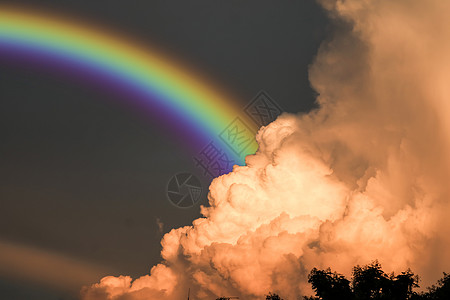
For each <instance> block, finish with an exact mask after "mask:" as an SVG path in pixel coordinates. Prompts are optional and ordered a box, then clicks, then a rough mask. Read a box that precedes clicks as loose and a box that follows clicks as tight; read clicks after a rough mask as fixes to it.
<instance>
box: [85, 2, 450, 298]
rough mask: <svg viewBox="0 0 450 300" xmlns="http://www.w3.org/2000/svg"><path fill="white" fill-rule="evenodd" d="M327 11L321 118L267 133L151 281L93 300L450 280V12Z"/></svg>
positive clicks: (354, 5) (318, 80) (286, 123)
mask: <svg viewBox="0 0 450 300" xmlns="http://www.w3.org/2000/svg"><path fill="white" fill-rule="evenodd" d="M321 2H322V4H323V6H324V7H325V8H326V9H327V10H328V11H329V13H330V16H331V17H332V18H334V19H335V20H336V32H335V33H334V35H333V36H332V37H330V39H328V40H326V41H325V42H324V43H323V44H322V46H321V47H320V49H319V53H318V55H317V58H316V59H315V61H314V62H313V64H312V65H311V68H310V81H311V84H312V86H313V88H314V89H315V90H316V91H317V92H318V93H319V96H318V98H317V101H318V103H319V104H320V108H319V109H318V110H315V111H312V112H310V113H309V114H305V115H298V116H294V115H288V114H286V115H283V116H281V117H280V118H279V119H278V120H276V121H275V122H273V123H272V124H270V125H269V126H267V127H265V128H262V129H261V130H260V132H259V133H258V136H257V140H258V143H259V145H260V148H259V150H258V152H257V153H256V155H254V156H250V157H248V158H247V166H245V167H237V168H235V169H234V171H233V172H232V173H230V174H228V175H224V176H222V177H219V178H217V179H215V180H214V181H213V183H212V185H211V187H210V194H209V200H210V204H211V206H210V207H208V208H203V209H202V213H203V215H204V217H203V218H200V219H197V220H195V221H194V222H193V225H192V226H186V227H183V228H178V229H174V230H172V231H171V232H169V233H168V234H166V235H165V236H164V239H163V241H162V245H163V250H162V257H163V262H162V264H160V265H158V266H156V267H154V268H153V269H152V272H151V274H150V276H146V277H142V278H140V279H137V280H136V281H134V282H132V281H131V278H129V277H121V278H106V279H104V280H102V281H101V282H100V283H98V284H96V285H93V286H92V287H90V288H87V289H85V291H84V293H85V295H86V299H144V298H145V297H149V298H151V299H153V298H154V299H156V298H158V297H160V298H161V297H162V298H164V299H180V297H184V295H185V293H186V291H187V289H188V287H190V288H191V294H192V295H193V298H195V299H209V298H214V297H215V296H221V295H237V296H241V297H245V298H246V299H261V296H262V295H264V294H265V293H267V292H268V291H272V292H277V293H280V294H282V295H283V296H284V297H287V298H289V299H295V298H296V297H297V296H300V295H304V294H308V293H310V287H309V285H308V284H307V282H306V280H307V274H308V272H309V270H310V269H311V268H312V267H332V268H333V269H335V270H337V271H339V272H342V273H344V274H349V272H350V271H351V267H352V266H353V265H355V264H365V263H369V262H370V261H371V260H373V259H379V261H380V262H381V263H382V265H383V266H384V268H385V269H386V270H388V271H391V270H392V271H397V272H398V271H402V270H404V269H405V268H407V267H411V268H412V269H413V271H414V272H416V273H418V274H420V275H421V276H422V279H423V281H422V285H423V286H426V285H428V284H430V283H431V282H433V281H435V280H436V279H437V278H438V277H440V275H441V274H442V273H441V272H442V271H445V270H447V271H448V269H449V268H450V255H449V254H448V251H447V250H448V246H449V242H450V238H449V237H450V232H449V231H450V230H449V228H450V224H449V223H450V221H449V219H448V217H447V213H448V212H449V211H450V205H449V201H448V199H449V192H450V186H449V184H448V178H450V162H449V159H450V156H449V155H448V153H450V151H449V150H450V144H449V143H450V118H449V117H448V114H449V113H450V101H449V99H450V84H448V79H449V78H450V64H449V60H450V40H449V39H448V37H449V36H450V19H449V18H448V15H449V14H450V3H448V2H446V1H441V0H429V1H418V0H417V1H414V0H399V1H390V0H364V1H361V0H346V1H337V0H328V1H327V0H323V1H321ZM100 292H101V293H100ZM96 293H97V294H96ZM158 293H159V294H158ZM122 297H123V298H122Z"/></svg>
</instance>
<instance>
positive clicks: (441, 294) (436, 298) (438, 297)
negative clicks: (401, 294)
mask: <svg viewBox="0 0 450 300" xmlns="http://www.w3.org/2000/svg"><path fill="white" fill-rule="evenodd" d="M412 299H414V300H448V299H450V274H447V273H445V272H444V277H442V278H441V279H439V280H438V282H437V284H436V285H434V284H433V285H432V286H431V287H429V288H428V292H426V293H422V294H419V295H415V297H413V298H412Z"/></svg>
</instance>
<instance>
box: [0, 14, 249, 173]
mask: <svg viewBox="0 0 450 300" xmlns="http://www.w3.org/2000/svg"><path fill="white" fill-rule="evenodd" d="M0 57H1V58H5V57H6V58H7V61H8V62H13V63H25V64H26V65H27V66H28V65H32V66H38V67H42V68H44V69H45V70H48V69H51V70H52V71H53V70H56V71H57V72H61V73H64V74H66V75H68V76H72V77H75V78H77V79H81V80H82V81H83V82H86V83H88V84H94V86H96V87H99V88H102V89H104V90H105V91H106V92H112V93H114V95H120V96H121V99H123V101H124V102H126V104H127V105H130V107H133V108H135V111H136V112H138V113H139V114H142V115H143V116H144V117H145V118H150V119H151V120H152V121H154V120H157V122H158V124H162V125H163V127H164V128H165V129H167V130H169V131H170V132H172V134H175V135H176V136H177V139H178V140H179V141H180V143H181V144H180V145H181V146H182V147H184V148H188V149H189V152H190V154H192V155H196V154H198V153H200V151H201V150H202V149H204V147H206V146H207V145H209V144H210V143H212V144H211V145H214V147H216V148H217V149H219V150H221V151H222V153H224V154H226V155H227V157H228V159H229V160H232V161H234V162H235V163H237V164H243V163H244V158H245V156H246V155H248V154H252V153H254V152H255V151H256V149H257V145H256V143H255V141H254V133H255V132H256V130H257V129H256V128H255V126H254V125H252V124H253V123H252V121H251V120H250V119H248V117H246V116H245V115H244V114H243V113H242V109H241V107H239V106H238V105H237V104H236V103H235V102H233V101H231V100H230V99H229V97H227V96H224V94H223V93H220V92H218V90H217V89H214V88H212V84H207V81H205V80H200V79H199V76H197V75H196V74H195V72H193V71H191V72H187V71H185V69H186V68H182V67H180V64H178V63H173V62H172V63H171V61H170V60H169V59H168V58H166V57H165V56H164V55H162V54H161V53H157V51H155V50H152V49H149V48H148V47H143V46H141V45H140V44H139V43H137V42H135V41H131V40H130V39H127V38H123V37H119V36H118V35H117V34H111V33H110V32H108V31H105V30H100V29H99V28H96V27H95V26H90V25H86V23H84V22H74V21H73V20H67V18H63V17H58V16H56V15H54V14H48V13H41V12H37V11H31V10H25V9H21V8H11V7H4V6H0ZM58 74H59V73H58ZM236 118H238V119H236ZM244 124H245V125H246V126H244ZM233 130H235V131H233ZM236 130H237V131H236ZM236 138H237V139H236ZM227 171H229V170H227Z"/></svg>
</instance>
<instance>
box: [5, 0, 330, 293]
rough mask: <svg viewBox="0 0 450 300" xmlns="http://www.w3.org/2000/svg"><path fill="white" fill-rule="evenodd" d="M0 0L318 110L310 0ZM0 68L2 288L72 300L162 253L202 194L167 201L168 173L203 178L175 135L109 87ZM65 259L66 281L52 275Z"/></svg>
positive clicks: (241, 94)
mask: <svg viewBox="0 0 450 300" xmlns="http://www.w3.org/2000/svg"><path fill="white" fill-rule="evenodd" d="M0 3H2V4H3V3H15V4H17V3H21V4H23V5H26V6H27V7H30V8H39V9H44V10H45V9H46V10H50V11H53V12H60V13H63V14H68V15H70V16H74V17H76V18H77V19H81V20H87V21H89V22H91V21H94V22H95V23H97V24H99V25H101V26H103V27H106V28H109V29H110V30H111V31H113V32H115V31H116V32H118V33H120V34H125V35H126V36H131V37H133V38H137V39H139V40H141V41H143V42H144V43H145V44H148V45H150V46H152V47H156V48H158V49H159V50H160V51H162V52H163V53H165V54H167V55H168V56H170V57H174V58H176V59H177V60H180V61H182V62H183V63H186V64H187V65H189V66H192V68H193V69H195V70H198V71H199V72H200V73H202V74H204V76H205V77H206V78H208V79H212V80H213V81H214V82H216V83H217V84H218V85H219V86H220V88H222V89H224V90H226V91H230V92H231V93H233V94H234V95H237V99H236V100H237V101H238V102H239V103H240V104H241V105H242V107H244V106H245V105H247V104H248V103H249V102H250V101H251V100H252V98H253V97H254V96H255V95H257V93H258V92H259V91H260V90H265V91H266V92H267V93H268V94H269V95H270V96H271V98H272V99H273V100H274V101H276V103H278V104H279V105H280V106H281V107H282V108H283V110H284V111H286V112H292V113H297V112H307V111H309V110H310V109H312V108H313V107H315V104H314V101H315V96H316V92H314V91H313V89H312V88H311V87H310V83H309V81H308V66H309V65H310V64H311V62H312V61H313V59H314V57H315V55H316V53H317V51H318V48H319V45H320V43H321V42H322V41H323V39H324V38H325V37H326V36H327V32H328V30H329V21H328V20H327V18H326V16H325V13H324V11H323V10H322V9H321V8H320V7H319V5H318V4H316V3H315V2H314V1H288V2H283V3H276V4H275V3H274V2H273V1H245V2H242V1H226V2H225V1H189V2H187V1H134V2H133V3H131V4H130V3H128V2H125V1H108V2H107V3H106V2H103V1H98V2H93V1H76V2H75V1H58V2H56V3H55V2H54V1H13V2H12V1H1V2H0ZM0 65H1V70H2V72H0V87H1V88H0V106H1V109H0V122H1V126H0V137H1V141H2V142H1V145H2V146H1V147H0V152H1V155H0V166H1V168H0V177H1V184H0V253H1V252H3V253H6V254H7V255H8V256H7V257H8V259H6V260H5V259H4V261H2V264H3V267H1V268H0V296H1V297H2V298H3V297H8V299H29V298H33V299H72V298H73V297H75V296H76V295H77V293H78V291H79V289H80V287H81V285H86V284H92V283H94V282H98V281H99V280H100V279H101V278H102V277H103V276H105V275H115V276H118V275H124V274H126V275H130V276H132V277H139V276H142V275H144V274H147V273H148V272H149V271H150V267H151V266H153V265H155V264H157V263H158V262H159V261H160V260H161V258H160V251H161V245H160V241H161V238H162V236H163V234H164V233H167V232H169V231H170V230H171V229H172V228H178V227H181V226H185V225H189V224H190V223H191V222H192V221H193V220H194V219H196V218H198V217H199V216H200V204H202V205H207V200H206V193H204V194H203V195H202V198H201V200H200V201H199V202H198V203H196V205H194V206H193V207H192V208H188V209H180V208H178V207H175V206H174V205H172V204H171V203H170V202H169V201H168V199H167V196H166V186H167V184H168V182H169V180H170V178H171V177H172V176H173V175H175V174H176V173H179V172H190V173H194V174H196V175H197V176H198V177H199V178H200V179H201V181H202V185H203V187H204V188H205V189H206V187H207V186H208V184H209V182H210V180H209V179H207V178H205V177H204V176H202V174H201V172H200V170H199V169H198V168H196V167H195V165H194V164H193V161H192V157H191V155H190V154H189V153H188V152H187V151H186V149H184V145H182V144H180V143H177V140H176V139H174V137H172V136H169V135H167V133H166V132H164V130H162V128H160V126H158V124H155V123H152V122H151V120H150V122H149V120H143V119H142V118H139V117H137V116H136V115H135V114H133V112H131V111H127V110H126V109H124V108H123V107H121V106H119V105H116V104H114V99H110V98H111V97H112V96H111V95H106V94H105V93H104V92H102V91H101V90H97V89H94V88H92V87H88V86H83V85H81V84H80V83H79V82H73V81H70V80H67V78H62V77H57V76H54V74H52V73H48V72H45V70H36V69H28V68H26V67H24V66H16V65H11V64H9V63H8V62H7V61H4V60H1V59H0ZM112 98H113V97H112ZM111 100H113V101H111ZM3 257H4V258H5V257H6V256H3ZM25 258H26V259H25ZM25 260H27V261H30V262H31V261H35V263H34V264H27V266H23V265H24V264H23V261H25ZM7 261H9V263H10V264H8V263H7ZM47 261H48V262H49V263H48V264H51V265H54V266H53V267H49V266H48V264H47V263H46V262H47ZM50 262H52V263H50ZM19 266H22V267H23V269H22V267H19ZM75 266H78V268H79V270H78V269H77V270H75V269H73V268H76V267H75ZM42 268H45V269H46V270H47V271H46V272H44V273H46V274H47V275H46V276H47V277H48V278H47V277H46V276H43V275H42V272H40V270H41V269H42ZM61 268H63V269H67V270H72V271H73V272H71V273H73V274H75V275H73V277H74V278H68V279H67V280H59V281H60V282H59V283H58V284H53V283H54V282H55V281H57V280H56V278H58V277H59V276H60V275H59V272H58V270H60V269H61ZM77 274H78V275H77ZM74 295H75V296H74Z"/></svg>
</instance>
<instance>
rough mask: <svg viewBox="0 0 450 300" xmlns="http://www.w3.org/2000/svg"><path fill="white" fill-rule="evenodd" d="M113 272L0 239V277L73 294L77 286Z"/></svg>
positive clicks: (71, 258) (51, 252) (58, 254)
mask: <svg viewBox="0 0 450 300" xmlns="http://www.w3.org/2000/svg"><path fill="white" fill-rule="evenodd" d="M62 270H64V271H63V273H62ZM113 271H114V270H113V269H112V268H105V267H104V266H100V265H96V264H93V263H91V262H88V261H83V260H81V259H78V258H74V257H68V256H66V255H62V254H60V253H56V252H54V251H48V250H45V249H39V248H36V247H30V246H27V245H21V244H18V243H13V242H9V241H4V240H0V277H3V276H4V277H7V278H13V279H16V280H25V281H27V282H31V283H38V284H42V285H44V286H47V287H51V288H57V289H60V290H70V291H74V292H77V289H79V287H80V286H81V285H84V284H88V283H90V282H92V281H94V280H98V278H101V277H102V276H104V275H105V274H109V273H110V272H113Z"/></svg>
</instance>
